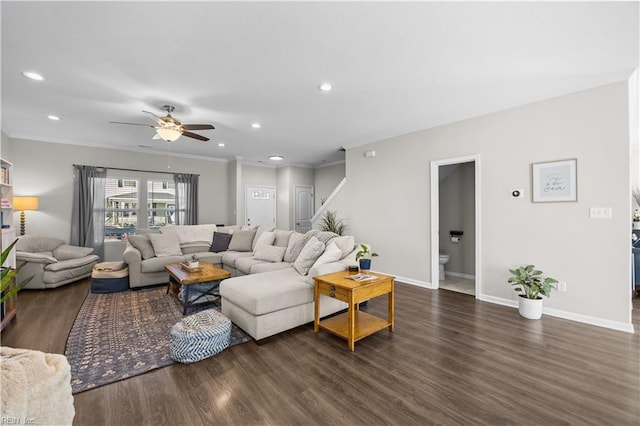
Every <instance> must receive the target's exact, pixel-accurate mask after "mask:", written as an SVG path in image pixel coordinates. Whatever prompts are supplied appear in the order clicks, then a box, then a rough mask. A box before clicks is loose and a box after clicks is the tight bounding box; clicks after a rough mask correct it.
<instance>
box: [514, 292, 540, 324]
mask: <svg viewBox="0 0 640 426" xmlns="http://www.w3.org/2000/svg"><path fill="white" fill-rule="evenodd" d="M542 300H543V299H542V297H538V298H537V299H527V298H526V297H524V296H520V297H519V298H518V312H519V313H520V315H522V316H523V317H525V318H528V319H540V318H541V317H542Z"/></svg>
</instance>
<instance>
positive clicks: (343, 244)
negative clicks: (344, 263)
mask: <svg viewBox="0 0 640 426" xmlns="http://www.w3.org/2000/svg"><path fill="white" fill-rule="evenodd" d="M331 242H332V243H335V244H336V245H337V246H338V247H339V248H340V250H341V251H342V256H340V259H343V258H344V257H346V256H347V255H348V254H349V253H351V252H352V251H353V249H354V248H355V246H356V240H355V238H354V237H353V236H352V235H342V236H339V237H336V238H334V239H332V240H331Z"/></svg>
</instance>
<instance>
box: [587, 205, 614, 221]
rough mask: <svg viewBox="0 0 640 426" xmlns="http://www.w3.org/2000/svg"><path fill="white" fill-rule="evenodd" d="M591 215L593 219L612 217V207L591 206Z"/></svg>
mask: <svg viewBox="0 0 640 426" xmlns="http://www.w3.org/2000/svg"><path fill="white" fill-rule="evenodd" d="M589 217H590V218H591V219H611V207H591V209H589Z"/></svg>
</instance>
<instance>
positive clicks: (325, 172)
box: [313, 162, 345, 211]
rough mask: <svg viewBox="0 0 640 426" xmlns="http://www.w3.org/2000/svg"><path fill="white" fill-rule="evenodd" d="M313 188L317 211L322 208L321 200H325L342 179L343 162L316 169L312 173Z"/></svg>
mask: <svg viewBox="0 0 640 426" xmlns="http://www.w3.org/2000/svg"><path fill="white" fill-rule="evenodd" d="M313 176H314V186H315V188H314V189H315V209H316V211H318V209H319V208H320V206H322V200H326V199H327V198H328V197H329V196H330V195H331V193H332V192H333V190H334V189H336V187H337V186H338V184H339V183H340V182H341V181H342V179H344V176H345V165H344V162H340V163H337V164H332V165H329V166H324V167H318V168H317V169H314V171H313Z"/></svg>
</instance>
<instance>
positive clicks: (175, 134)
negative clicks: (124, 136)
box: [110, 105, 215, 142]
mask: <svg viewBox="0 0 640 426" xmlns="http://www.w3.org/2000/svg"><path fill="white" fill-rule="evenodd" d="M162 109H163V110H165V111H166V112H167V115H166V116H165V117H159V116H157V115H155V114H154V113H152V112H149V111H142V112H144V113H145V114H150V115H152V116H154V117H155V118H156V119H157V124H156V125H155V126H153V125H151V124H138V123H123V122H122V121H111V122H110V123H113V124H130V125H133V126H146V127H153V128H154V129H156V135H155V136H154V137H153V138H154V139H164V140H165V141H167V142H173V141H175V140H177V139H178V138H179V137H180V136H186V137H188V138H193V139H197V140H200V141H204V142H206V141H208V140H209V138H206V137H204V136H202V135H198V134H196V133H193V132H190V130H213V129H215V127H213V126H212V125H211V124H182V123H181V122H180V121H178V120H176V119H175V118H173V117H172V116H171V113H172V112H173V110H174V109H175V107H174V106H173V105H163V106H162Z"/></svg>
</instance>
